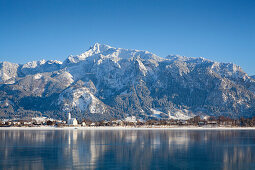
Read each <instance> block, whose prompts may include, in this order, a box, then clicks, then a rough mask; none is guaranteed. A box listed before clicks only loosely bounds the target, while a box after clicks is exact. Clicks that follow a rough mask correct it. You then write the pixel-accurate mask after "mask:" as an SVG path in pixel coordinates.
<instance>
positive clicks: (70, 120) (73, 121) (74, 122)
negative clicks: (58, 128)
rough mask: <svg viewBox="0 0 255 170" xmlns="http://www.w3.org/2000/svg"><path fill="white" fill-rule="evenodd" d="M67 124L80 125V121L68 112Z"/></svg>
mask: <svg viewBox="0 0 255 170" xmlns="http://www.w3.org/2000/svg"><path fill="white" fill-rule="evenodd" d="M67 124H68V125H74V126H76V125H78V121H77V120H76V118H72V117H71V113H68V119H67Z"/></svg>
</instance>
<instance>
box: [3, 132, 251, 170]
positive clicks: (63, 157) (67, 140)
mask: <svg viewBox="0 0 255 170" xmlns="http://www.w3.org/2000/svg"><path fill="white" fill-rule="evenodd" d="M254 137H255V134H254V133H253V132H252V131H185V130H182V131H178V130H176V131H175V130H103V131H100V130H89V131H86V130H59V131H54V130H52V131H32V130H31V131H26V130H25V131H23V130H19V131H16V130H9V131H0V146H1V147H0V157H1V160H0V167H2V168H3V169H17V168H18V167H19V168H21V169H53V168H55V169H70V168H71V169H84V168H87V169H102V168H111V169H114V168H115V169H116V168H125V169H162V168H168V169H169V168H172V169H187V168H190V169H204V168H206V167H207V168H209V169H210V168H212V167H213V168H215V169H252V168H254V163H255V161H254V160H255V154H254V153H255V152H254V147H253V146H254V142H255V141H254Z"/></svg>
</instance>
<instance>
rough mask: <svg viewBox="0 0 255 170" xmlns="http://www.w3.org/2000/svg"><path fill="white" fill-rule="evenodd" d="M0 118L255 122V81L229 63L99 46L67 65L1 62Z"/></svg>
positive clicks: (73, 58) (71, 58)
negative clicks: (212, 118) (253, 118)
mask: <svg viewBox="0 0 255 170" xmlns="http://www.w3.org/2000/svg"><path fill="white" fill-rule="evenodd" d="M0 94H1V95H0V117H5V118H7V117H24V116H31V115H47V116H51V117H65V116H66V113H67V112H71V113H72V114H74V115H76V117H78V118H89V119H93V120H98V119H112V118H124V117H127V116H130V115H134V116H136V117H141V118H144V119H149V118H156V119H157V118H183V119H184V118H189V117H192V116H195V115H214V116H219V115H225V116H231V117H241V116H245V117H251V116H254V115H255V79H254V77H250V76H248V75H247V74H246V73H245V72H244V71H243V70H242V69H241V68H240V67H239V66H237V65H235V64H232V63H219V62H213V61H210V60H207V59H204V58H188V57H184V56H177V55H169V56H167V57H165V58H162V57H159V56H157V55H155V54H152V53H150V52H148V51H140V50H128V49H121V48H114V47H110V46H108V45H101V44H98V43H96V44H95V45H93V46H92V47H90V48H89V49H88V50H87V51H85V52H84V53H82V54H81V55H77V56H69V57H68V58H67V59H66V60H65V61H64V62H61V61H56V60H49V61H45V60H41V61H32V62H29V63H26V64H23V65H22V64H14V63H9V62H2V63H0Z"/></svg>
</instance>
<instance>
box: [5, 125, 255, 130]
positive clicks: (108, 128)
mask: <svg viewBox="0 0 255 170" xmlns="http://www.w3.org/2000/svg"><path fill="white" fill-rule="evenodd" d="M1 130H255V127H195V126H184V127H130V126H126V127H114V126H109V127H54V126H43V127H0V131H1Z"/></svg>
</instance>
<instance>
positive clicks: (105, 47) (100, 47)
mask: <svg viewBox="0 0 255 170" xmlns="http://www.w3.org/2000/svg"><path fill="white" fill-rule="evenodd" d="M110 48H113V47H111V46H109V45H105V44H99V43H95V44H94V45H93V46H91V47H90V50H92V51H94V52H95V53H100V52H103V51H107V50H108V49H110Z"/></svg>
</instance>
